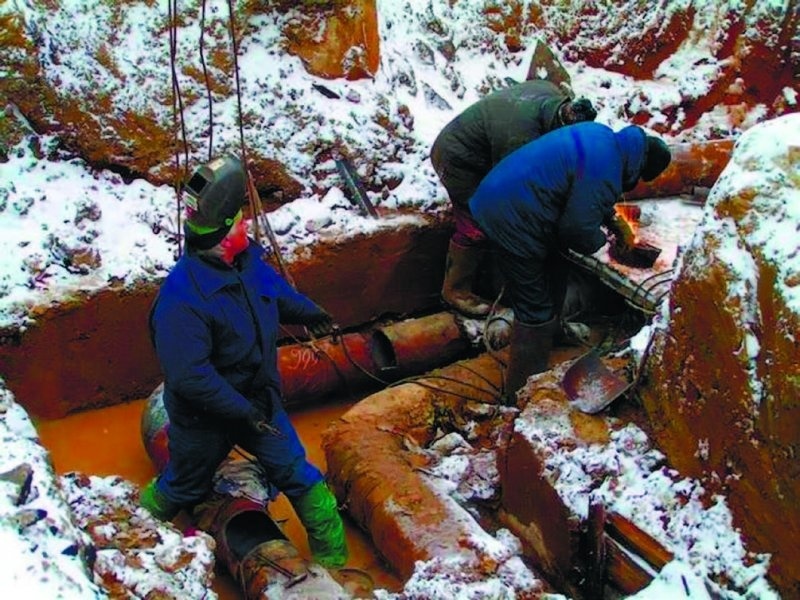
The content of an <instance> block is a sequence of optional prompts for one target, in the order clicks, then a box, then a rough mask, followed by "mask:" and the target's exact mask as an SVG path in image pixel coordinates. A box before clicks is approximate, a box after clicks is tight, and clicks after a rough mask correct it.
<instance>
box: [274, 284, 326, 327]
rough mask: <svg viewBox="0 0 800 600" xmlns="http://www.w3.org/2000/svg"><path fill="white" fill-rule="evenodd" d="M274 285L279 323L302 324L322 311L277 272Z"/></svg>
mask: <svg viewBox="0 0 800 600" xmlns="http://www.w3.org/2000/svg"><path fill="white" fill-rule="evenodd" d="M274 286H275V291H276V297H277V300H278V314H279V315H280V320H281V323H287V324H291V325H303V324H305V323H307V322H309V321H311V320H313V319H314V317H318V316H320V314H321V313H322V309H321V308H320V307H319V306H317V305H316V304H315V303H314V302H312V301H311V299H310V298H308V297H306V296H304V295H303V294H301V293H300V292H298V291H297V290H295V289H294V288H293V287H292V286H290V285H289V284H288V283H287V282H286V280H285V279H283V278H282V277H279V276H278V275H277V274H276V275H275V281H274Z"/></svg>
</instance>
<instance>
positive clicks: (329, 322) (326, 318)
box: [305, 308, 334, 338]
mask: <svg viewBox="0 0 800 600" xmlns="http://www.w3.org/2000/svg"><path fill="white" fill-rule="evenodd" d="M305 326H306V327H307V328H308V331H309V332H310V333H311V335H313V336H314V337H315V338H321V337H325V336H326V335H330V334H331V333H333V328H334V323H333V317H331V316H330V315H329V314H328V313H327V312H326V311H325V310H323V309H321V308H320V309H319V312H318V313H317V314H315V315H314V316H313V317H311V318H309V319H308V320H307V321H306V322H305Z"/></svg>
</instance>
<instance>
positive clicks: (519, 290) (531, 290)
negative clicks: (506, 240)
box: [496, 248, 569, 325]
mask: <svg viewBox="0 0 800 600" xmlns="http://www.w3.org/2000/svg"><path fill="white" fill-rule="evenodd" d="M496 252H497V262H498V264H499V267H500V271H501V272H502V274H503V277H504V278H505V283H506V292H505V298H506V299H507V301H508V302H509V303H510V304H511V308H512V309H513V311H514V318H515V319H516V320H519V322H521V323H524V324H526V325H537V324H539V323H544V322H546V321H549V320H550V319H552V318H553V317H554V316H556V315H559V314H560V312H561V305H562V304H563V303H564V296H565V294H566V291H567V276H568V273H569V263H568V262H567V261H566V259H564V258H563V257H562V256H561V255H560V254H559V253H558V252H551V253H550V255H549V256H548V257H547V258H546V259H545V260H543V261H542V260H536V259H532V258H522V257H521V256H517V255H516V254H512V253H511V252H508V251H507V250H504V249H503V248H497V249H496Z"/></svg>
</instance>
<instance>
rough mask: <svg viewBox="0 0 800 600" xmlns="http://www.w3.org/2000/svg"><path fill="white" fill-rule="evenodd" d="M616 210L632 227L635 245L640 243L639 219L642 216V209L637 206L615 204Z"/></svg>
mask: <svg viewBox="0 0 800 600" xmlns="http://www.w3.org/2000/svg"><path fill="white" fill-rule="evenodd" d="M614 210H615V211H616V213H617V214H618V215H619V216H620V217H622V218H623V219H624V220H625V222H626V223H627V224H628V225H629V226H630V228H631V232H633V243H634V244H638V243H639V241H640V240H639V219H640V217H641V216H642V209H641V207H639V206H636V205H635V204H622V203H619V204H615V205H614Z"/></svg>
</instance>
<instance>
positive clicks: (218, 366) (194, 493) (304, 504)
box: [140, 156, 347, 567]
mask: <svg viewBox="0 0 800 600" xmlns="http://www.w3.org/2000/svg"><path fill="white" fill-rule="evenodd" d="M245 190H246V172H245V170H244V168H243V166H242V163H241V162H240V161H239V159H237V158H235V157H233V156H223V157H222V158H219V159H216V160H213V161H211V162H209V163H208V164H206V165H202V166H201V167H199V168H198V169H196V170H195V172H194V174H193V176H192V178H191V179H190V180H189V182H188V184H187V186H186V210H187V219H186V221H185V224H184V231H185V234H186V252H185V253H184V254H183V256H181V258H180V259H179V260H178V262H177V263H176V264H175V266H174V268H173V269H172V271H171V272H170V273H169V275H168V276H167V278H166V279H165V281H164V283H163V285H162V287H161V289H160V291H159V293H158V296H157V298H156V301H155V303H154V306H153V310H152V311H151V315H150V327H151V332H152V336H153V342H154V345H155V350H156V354H157V356H158V360H159V362H160V364H161V368H162V371H163V373H164V405H165V408H166V410H167V414H168V415H169V428H168V430H167V435H168V437H169V463H168V464H167V466H166V468H165V469H164V471H163V472H162V473H161V474H160V475H159V476H158V477H157V478H156V479H154V480H153V481H152V482H150V484H149V485H148V486H147V487H145V488H144V489H143V490H142V493H141V495H140V502H141V504H142V505H143V506H144V507H145V508H147V509H148V510H149V511H150V512H151V513H152V514H153V515H155V516H156V517H158V518H161V519H171V518H173V517H174V516H175V515H176V513H177V512H178V510H179V509H181V508H189V507H192V506H194V505H196V504H198V503H199V502H200V501H202V500H203V499H204V498H205V497H206V496H207V495H208V494H209V493H210V492H211V488H212V478H213V475H214V472H215V471H216V469H217V467H218V466H219V464H220V463H221V462H222V461H223V460H224V459H225V457H227V456H228V454H229V453H230V451H231V449H232V446H233V445H234V444H237V445H239V446H241V447H242V448H243V449H245V450H246V451H247V452H249V453H250V454H252V455H253V456H254V457H255V458H256V459H257V460H258V462H259V463H260V464H261V466H262V467H263V468H264V470H265V472H266V474H267V476H268V478H269V481H270V482H271V483H272V484H274V485H275V486H276V487H277V488H278V489H279V490H281V491H282V492H283V493H284V494H286V496H287V497H288V498H289V500H290V502H291V503H292V505H293V507H294V509H295V511H296V513H297V515H298V517H299V518H300V521H301V522H302V523H303V525H304V526H305V528H306V532H307V534H308V538H309V546H310V548H311V551H312V554H313V556H314V559H315V560H317V562H319V563H320V564H322V565H323V566H326V567H341V566H343V565H344V564H345V562H346V560H347V547H346V542H345V536H344V526H343V523H342V520H341V517H340V515H339V513H338V510H337V505H336V498H335V497H334V495H333V494H332V493H331V491H330V489H329V488H328V487H327V485H326V484H325V482H324V480H323V476H322V474H321V473H320V471H319V469H317V468H316V467H315V466H314V465H312V464H311V463H310V462H308V460H307V459H306V454H305V449H304V448H303V446H302V444H301V442H300V440H299V438H298V436H297V433H296V432H295V429H294V427H293V426H292V424H291V422H290V421H289V418H288V416H287V414H286V411H285V410H284V408H283V406H282V403H281V387H280V378H279V374H278V366H277V348H276V341H277V334H278V327H279V323H280V322H283V323H294V324H302V325H306V326H307V327H308V328H309V331H311V333H312V334H313V335H315V336H320V335H324V334H326V333H329V332H330V331H331V328H332V325H333V323H332V320H331V317H330V315H329V314H328V313H327V312H325V311H324V310H323V309H321V308H320V307H319V306H317V305H316V304H315V303H314V302H312V301H311V300H310V299H308V298H307V297H305V296H304V295H302V294H300V293H298V292H297V291H295V290H294V289H293V288H292V287H291V286H290V285H289V284H288V283H287V282H286V281H285V280H283V279H282V278H281V277H279V276H278V274H277V273H275V271H274V270H273V269H272V268H271V267H270V266H268V265H267V264H266V263H265V262H264V260H263V259H262V257H263V255H264V253H265V250H264V248H263V247H262V246H260V245H259V244H257V243H256V242H254V241H253V240H251V239H250V238H249V237H248V236H247V229H246V227H245V222H244V220H243V219H242V204H243V203H244V201H245V197H246V195H245Z"/></svg>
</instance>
